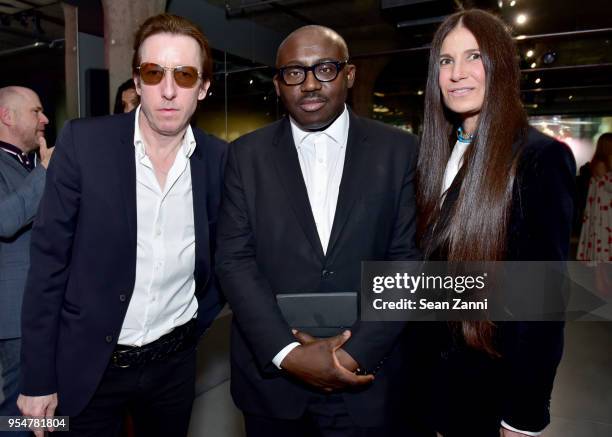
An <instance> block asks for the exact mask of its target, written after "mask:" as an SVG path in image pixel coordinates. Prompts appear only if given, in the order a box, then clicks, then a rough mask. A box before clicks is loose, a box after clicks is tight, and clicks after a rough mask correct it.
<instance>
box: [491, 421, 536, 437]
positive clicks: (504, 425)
mask: <svg viewBox="0 0 612 437" xmlns="http://www.w3.org/2000/svg"><path fill="white" fill-rule="evenodd" d="M501 426H503V427H504V428H506V429H509V430H510V431H514V432H520V433H521V434H525V435H534V436H535V435H540V434H542V431H543V430H542V431H536V432H534V431H521V430H520V429H516V428H513V427H512V426H510V425H508V424H507V423H506V422H504V421H503V420H502V421H501Z"/></svg>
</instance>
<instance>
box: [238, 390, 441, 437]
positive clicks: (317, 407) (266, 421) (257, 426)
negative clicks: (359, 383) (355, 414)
mask: <svg viewBox="0 0 612 437" xmlns="http://www.w3.org/2000/svg"><path fill="white" fill-rule="evenodd" d="M244 423H245V427H246V434H247V437H396V436H398V437H399V436H401V437H413V436H414V437H417V436H418V437H421V436H425V435H426V436H427V437H429V436H431V435H435V434H421V433H417V434H413V433H412V432H411V431H409V430H407V429H397V427H395V426H392V425H391V424H388V425H387V426H385V427H380V428H378V427H377V428H363V427H359V426H357V425H356V424H355V423H354V422H353V420H352V419H351V417H350V416H349V414H348V411H347V409H346V404H345V402H344V399H343V398H342V395H339V394H332V395H320V396H313V397H312V399H311V400H310V402H309V403H308V407H307V409H306V412H305V414H304V415H303V416H302V417H300V418H298V419H294V420H285V419H275V418H271V417H262V416H254V415H250V414H245V415H244Z"/></svg>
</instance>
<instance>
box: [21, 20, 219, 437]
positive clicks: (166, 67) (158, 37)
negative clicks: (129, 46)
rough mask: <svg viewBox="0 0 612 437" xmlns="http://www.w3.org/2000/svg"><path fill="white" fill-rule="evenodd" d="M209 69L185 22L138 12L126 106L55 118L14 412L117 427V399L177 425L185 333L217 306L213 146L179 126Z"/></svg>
mask: <svg viewBox="0 0 612 437" xmlns="http://www.w3.org/2000/svg"><path fill="white" fill-rule="evenodd" d="M211 76H212V59H211V53H210V49H209V46H208V42H207V41H206V39H205V38H204V35H203V34H202V33H201V31H200V30H199V29H197V28H196V27H195V26H194V25H193V24H192V23H190V22H189V21H188V20H186V19H184V18H181V17H177V16H173V15H168V14H162V15H158V16H155V17H152V18H149V19H148V20H147V21H145V22H144V23H143V24H142V26H141V27H140V29H139V30H138V32H137V33H136V38H135V45H134V57H133V77H134V82H135V84H136V90H137V92H138V94H139V95H140V102H141V103H140V106H139V107H137V109H136V110H135V111H132V112H131V113H129V114H121V115H113V116H109V117H105V118H95V119H83V120H74V121H71V122H69V123H68V124H67V125H66V127H65V128H64V129H63V131H62V133H61V135H60V137H59V140H58V143H57V146H56V149H57V151H56V152H55V154H56V156H57V159H55V158H54V160H53V164H52V166H51V167H50V168H49V173H48V176H47V186H46V190H45V193H44V195H43V198H42V202H41V208H40V211H39V215H38V217H37V222H36V224H35V227H34V231H33V237H32V264H33V266H35V268H33V269H32V270H31V272H30V275H29V279H28V285H27V289H26V293H25V298H24V309H23V332H24V334H23V386H22V395H21V396H20V398H19V401H18V405H19V407H20V409H21V411H22V413H23V414H24V415H26V416H53V415H54V414H56V415H68V416H70V432H71V434H70V435H77V436H81V435H87V436H90V435H100V436H118V435H119V432H120V430H121V425H122V417H123V415H124V412H125V411H129V412H130V415H131V417H132V419H133V422H134V428H135V432H136V435H137V436H147V437H150V436H164V437H167V436H184V435H186V434H187V429H188V426H189V418H190V415H191V405H192V402H193V396H194V384H195V345H196V342H197V339H198V337H199V336H200V334H202V333H203V331H204V330H205V329H206V327H207V326H208V325H209V324H210V323H211V322H212V320H213V319H214V317H215V316H216V315H217V313H218V311H219V310H220V307H221V302H220V297H219V294H218V290H217V288H216V286H215V279H214V277H213V274H212V269H211V264H212V260H211V252H212V250H211V247H213V238H214V235H215V223H216V217H217V208H218V205H219V202H220V197H221V175H222V171H223V168H224V164H225V153H226V146H225V144H224V143H223V142H222V141H220V140H217V139H215V138H213V137H211V136H209V135H206V134H204V133H203V132H202V131H200V130H198V129H196V128H192V127H191V126H190V125H189V122H190V119H191V117H192V115H193V113H194V111H195V110H196V106H197V103H198V101H199V100H202V99H204V97H205V96H206V93H207V90H208V87H209V85H210V79H211ZM56 408H57V411H56ZM37 433H38V435H42V431H37Z"/></svg>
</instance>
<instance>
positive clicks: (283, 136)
mask: <svg viewBox="0 0 612 437" xmlns="http://www.w3.org/2000/svg"><path fill="white" fill-rule="evenodd" d="M272 154H273V156H274V164H275V167H276V171H277V172H278V175H279V178H280V180H281V185H282V186H283V188H284V189H285V190H286V192H287V198H288V199H289V203H290V205H291V208H292V209H293V211H294V213H295V216H296V218H297V220H298V222H299V224H300V226H301V227H302V230H303V231H304V234H305V235H306V238H307V239H308V241H309V242H310V244H311V245H312V247H313V249H314V251H315V252H316V254H317V256H319V258H320V259H321V260H322V259H323V258H324V257H325V255H324V254H323V246H321V240H320V239H319V234H318V233H317V227H316V225H315V221H314V216H313V215H312V209H311V208H310V201H309V200H308V192H307V191H306V184H305V183H304V177H303V175H302V169H301V168H300V162H299V159H298V155H297V150H296V148H295V143H294V141H293V135H292V134H291V125H290V123H289V119H288V118H285V119H284V120H283V121H282V122H281V123H280V125H279V128H278V131H277V134H276V136H275V138H274V149H273V152H272Z"/></svg>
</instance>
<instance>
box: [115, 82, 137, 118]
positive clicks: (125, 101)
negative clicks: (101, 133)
mask: <svg viewBox="0 0 612 437" xmlns="http://www.w3.org/2000/svg"><path fill="white" fill-rule="evenodd" d="M139 103H140V96H139V95H138V92H136V85H134V79H131V78H130V79H128V80H126V81H125V82H123V83H122V84H121V85H119V88H117V94H116V95H115V108H114V110H113V114H123V113H124V112H130V111H133V110H134V109H136V107H137V106H138V104H139Z"/></svg>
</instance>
